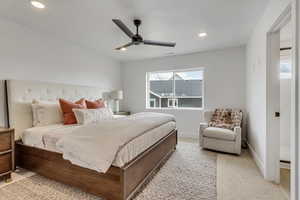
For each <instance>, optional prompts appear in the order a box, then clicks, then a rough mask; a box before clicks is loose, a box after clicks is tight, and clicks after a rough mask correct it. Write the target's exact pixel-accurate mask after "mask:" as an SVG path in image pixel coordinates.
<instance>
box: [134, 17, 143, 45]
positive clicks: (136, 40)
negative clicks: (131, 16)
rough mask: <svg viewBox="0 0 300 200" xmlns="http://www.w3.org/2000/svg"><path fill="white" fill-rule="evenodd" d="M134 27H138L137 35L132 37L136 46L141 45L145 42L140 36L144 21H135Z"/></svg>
mask: <svg viewBox="0 0 300 200" xmlns="http://www.w3.org/2000/svg"><path fill="white" fill-rule="evenodd" d="M133 23H134V25H135V26H136V34H135V35H134V36H132V42H133V44H135V45H139V44H140V43H142V42H143V38H142V36H140V35H139V26H140V25H141V24H142V21H141V20H140V19H135V20H133Z"/></svg>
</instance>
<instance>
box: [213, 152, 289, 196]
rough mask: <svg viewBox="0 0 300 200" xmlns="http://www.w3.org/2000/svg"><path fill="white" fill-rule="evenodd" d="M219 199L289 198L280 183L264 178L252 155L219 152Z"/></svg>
mask: <svg viewBox="0 0 300 200" xmlns="http://www.w3.org/2000/svg"><path fill="white" fill-rule="evenodd" d="M217 163H218V164H217V167H218V169H217V171H218V173H217V177H218V178H217V183H218V185H217V188H218V200H287V198H286V195H284V193H283V192H282V190H281V187H280V185H276V184H273V183H271V182H268V181H266V180H264V179H263V177H262V175H261V174H260V172H259V170H258V168H257V166H256V165H255V163H254V161H253V159H252V157H251V156H250V154H249V153H248V152H247V151H246V152H244V153H243V154H242V156H234V155H228V154H218V162H217Z"/></svg>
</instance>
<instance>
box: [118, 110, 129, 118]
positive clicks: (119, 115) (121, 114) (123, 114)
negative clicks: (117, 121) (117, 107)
mask: <svg viewBox="0 0 300 200" xmlns="http://www.w3.org/2000/svg"><path fill="white" fill-rule="evenodd" d="M129 115H130V112H128V111H119V112H114V118H122V117H127V116H129Z"/></svg>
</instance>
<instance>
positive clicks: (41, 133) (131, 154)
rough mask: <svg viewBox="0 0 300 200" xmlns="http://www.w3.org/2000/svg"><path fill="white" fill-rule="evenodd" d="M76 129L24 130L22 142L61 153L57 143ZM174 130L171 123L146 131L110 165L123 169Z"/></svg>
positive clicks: (59, 127)
mask: <svg viewBox="0 0 300 200" xmlns="http://www.w3.org/2000/svg"><path fill="white" fill-rule="evenodd" d="M78 127H80V126H79V125H63V124H53V125H47V126H42V127H33V128H29V129H26V130H25V131H24V132H23V135H22V141H23V143H24V144H25V145H28V146H33V147H38V148H42V149H46V150H48V151H53V152H58V153H61V151H60V150H59V149H58V148H57V147H56V143H57V141H58V140H59V139H60V138H61V137H63V136H64V135H65V134H67V133H70V132H72V131H73V130H74V129H76V128H78ZM175 128H176V123H175V122H174V121H171V122H167V123H165V124H163V125H161V126H159V127H157V128H154V129H152V130H150V131H148V132H147V134H143V135H141V136H139V137H137V138H135V139H134V140H132V141H130V142H129V143H128V144H126V145H125V146H124V147H123V148H122V149H121V150H120V151H119V152H118V154H117V156H116V158H115V160H114V161H113V163H112V165H113V166H116V167H123V166H124V165H126V164H127V163H128V162H130V161H131V160H133V159H134V158H135V157H137V156H138V155H139V154H141V153H142V152H143V151H145V150H146V149H148V148H149V147H150V146H152V145H153V144H155V143H156V142H157V141H159V140H160V139H161V138H163V137H164V136H166V135H167V134H168V133H170V132H171V131H172V130H174V129H175Z"/></svg>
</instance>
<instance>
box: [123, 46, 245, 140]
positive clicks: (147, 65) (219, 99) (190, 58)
mask: <svg viewBox="0 0 300 200" xmlns="http://www.w3.org/2000/svg"><path fill="white" fill-rule="evenodd" d="M245 62H246V61H245V47H234V48H228V49H224V50H217V51H209V52H202V53H195V54H188V55H181V56H171V57H165V58H159V59H150V60H144V61H135V62H128V63H124V64H123V65H122V67H121V70H122V76H123V87H124V98H125V99H124V101H123V102H122V104H123V109H125V110H129V111H131V112H134V113H135V112H141V111H145V110H146V109H145V107H146V73H147V72H152V71H160V70H172V69H185V68H199V67H204V68H205V72H204V79H205V80H204V82H205V86H204V87H205V89H204V91H205V94H204V102H205V109H214V108H216V107H236V108H242V109H243V108H244V106H245V104H244V102H245ZM154 111H156V112H166V113H171V114H174V115H175V117H176V119H177V125H178V129H179V134H180V136H182V137H193V138H196V137H198V128H199V123H200V122H201V121H202V111H201V110H154Z"/></svg>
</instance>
